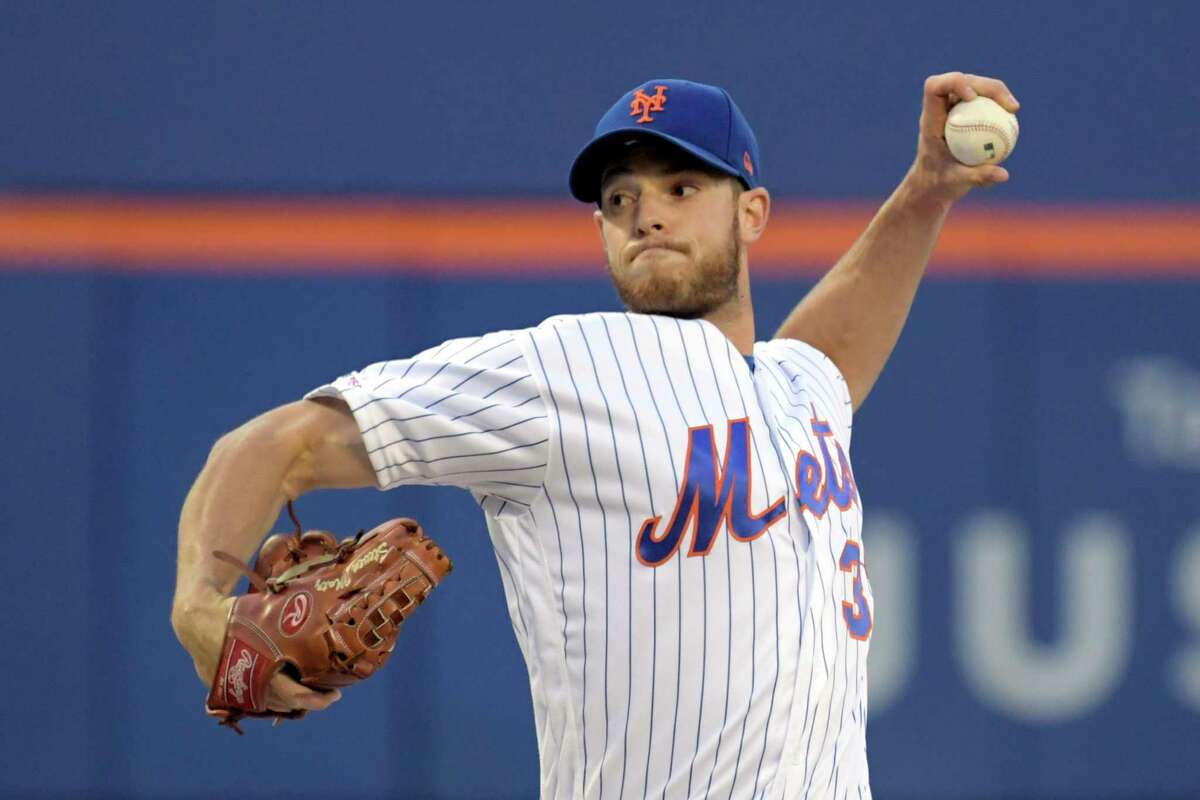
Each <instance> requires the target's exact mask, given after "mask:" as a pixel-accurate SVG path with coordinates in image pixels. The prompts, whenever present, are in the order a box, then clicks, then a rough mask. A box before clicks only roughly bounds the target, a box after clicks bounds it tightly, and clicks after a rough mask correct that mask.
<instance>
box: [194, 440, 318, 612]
mask: <svg viewBox="0 0 1200 800" xmlns="http://www.w3.org/2000/svg"><path fill="white" fill-rule="evenodd" d="M300 449H301V447H300V445H299V444H297V443H296V442H295V441H293V440H290V439H289V438H288V437H286V436H280V435H278V433H277V432H276V431H274V430H272V428H271V426H268V425H264V424H262V423H261V422H260V421H252V422H250V423H248V424H246V425H243V426H242V427H241V428H239V429H237V430H235V431H233V432H232V433H229V434H227V435H226V436H224V437H222V438H221V439H220V440H219V441H218V442H217V443H216V445H214V446H213V449H212V452H211V453H210V454H209V457H208V462H207V463H206V464H205V465H204V469H203V470H202V471H201V472H200V475H199V477H197V478H196V482H195V484H193V486H192V489H191V491H190V492H189V493H188V496H187V500H186V501H185V502H184V504H183V511H182V513H181V514H180V517H179V563H178V567H177V573H176V582H175V603H174V613H175V614H176V615H178V614H180V613H186V612H187V611H188V610H189V608H191V607H193V606H196V605H201V604H208V603H211V602H213V601H214V600H216V599H217V598H218V597H223V596H225V595H228V594H229V593H230V592H231V591H232V590H233V587H234V584H236V583H237V579H238V577H239V576H240V575H241V573H239V572H238V571H237V569H235V568H234V567H231V566H229V565H228V564H226V563H224V562H221V561H218V560H217V559H216V558H214V557H213V555H212V551H213V550H224V551H225V552H227V553H230V554H232V555H234V556H236V557H237V558H240V559H242V560H243V561H247V560H249V559H250V557H251V555H252V554H253V553H254V551H255V550H256V549H257V547H258V544H259V543H260V542H261V541H262V539H263V537H265V536H266V534H267V532H268V531H269V530H270V529H271V527H272V525H274V523H275V520H276V519H277V518H278V516H279V512H280V509H281V508H282V507H283V505H284V503H286V502H287V500H288V498H289V497H292V499H295V498H294V495H293V494H292V493H293V492H295V487H292V486H289V485H288V476H289V473H290V471H291V469H292V466H293V465H294V463H295V462H296V460H297V459H298V458H299V457H300V455H301V452H300Z"/></svg>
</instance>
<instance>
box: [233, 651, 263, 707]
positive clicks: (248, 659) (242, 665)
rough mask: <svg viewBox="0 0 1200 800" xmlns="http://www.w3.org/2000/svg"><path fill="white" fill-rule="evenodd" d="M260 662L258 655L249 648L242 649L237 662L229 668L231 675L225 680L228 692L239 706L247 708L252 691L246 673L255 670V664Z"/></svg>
mask: <svg viewBox="0 0 1200 800" xmlns="http://www.w3.org/2000/svg"><path fill="white" fill-rule="evenodd" d="M257 660H258V655H257V654H256V653H254V652H253V651H251V650H250V649H249V648H247V647H240V650H239V652H238V658H237V661H235V662H233V664H231V665H230V667H229V674H228V676H227V677H226V680H225V688H226V690H227V691H228V692H229V693H230V694H232V695H233V699H234V701H236V702H237V704H238V705H239V706H242V707H245V706H246V695H247V694H248V693H249V691H250V683H249V681H247V680H246V673H248V672H251V671H252V670H253V669H254V662H255V661H257Z"/></svg>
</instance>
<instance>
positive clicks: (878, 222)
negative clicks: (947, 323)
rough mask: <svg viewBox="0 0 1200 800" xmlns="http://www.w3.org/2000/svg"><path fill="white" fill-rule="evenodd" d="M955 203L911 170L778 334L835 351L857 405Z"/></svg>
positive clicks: (896, 332)
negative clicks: (922, 183) (932, 194)
mask: <svg viewBox="0 0 1200 800" xmlns="http://www.w3.org/2000/svg"><path fill="white" fill-rule="evenodd" d="M950 206H951V203H950V202H949V201H946V200H935V199H932V198H931V197H930V196H929V194H928V193H927V192H926V191H925V190H924V187H922V186H920V185H919V181H918V180H917V179H916V178H915V176H914V173H913V172H912V171H910V172H909V174H908V176H906V177H905V179H904V181H903V182H901V184H900V186H899V187H897V188H896V190H895V191H894V192H893V193H892V196H891V197H889V198H888V200H887V202H885V203H884V204H883V206H882V207H881V208H880V209H879V211H878V212H877V213H876V214H875V217H874V218H873V219H872V220H871V223H870V225H868V226H867V229H866V230H865V231H864V232H863V233H862V235H861V236H859V237H858V240H857V241H856V242H855V243H854V245H853V246H852V247H851V248H850V249H849V250H848V251H847V252H846V254H845V255H844V256H842V258H841V259H839V260H838V262H837V264H835V265H834V267H833V268H832V269H831V270H829V272H828V273H826V274H825V276H824V277H823V278H822V279H821V280H820V282H819V283H817V285H816V286H815V287H813V289H812V291H810V292H809V293H808V294H807V295H806V296H805V297H804V299H803V300H802V301H801V302H800V304H799V305H798V306H796V308H795V310H793V311H792V313H791V314H790V315H789V316H788V318H787V320H786V321H785V322H784V323H783V325H782V326H781V327H780V329H779V331H778V332H777V333H776V336H777V337H784V338H789V339H799V340H801V341H804V342H807V343H808V344H811V345H812V346H813V347H816V348H817V349H818V350H820V351H821V352H823V353H825V354H826V355H827V356H829V358H830V359H831V360H832V361H833V363H834V364H836V365H837V366H838V369H839V370H841V372H842V375H843V376H844V377H845V378H846V384H847V386H848V387H849V389H850V398H851V401H852V403H853V405H854V408H855V409H857V408H858V407H859V405H860V404H861V403H862V401H863V399H865V398H866V396H867V394H868V393H869V392H870V391H871V387H872V386H873V385H874V384H875V380H876V378H877V377H878V376H879V373H880V372H881V371H882V369H883V366H884V364H885V363H887V359H888V357H889V356H890V355H891V353H892V349H893V348H894V347H895V346H896V341H897V340H898V339H899V337H900V331H901V330H903V328H904V323H905V321H906V320H907V319H908V312H909V309H911V308H912V302H913V298H914V297H915V296H916V292H917V286H918V285H919V284H920V282H921V277H922V276H923V275H924V274H925V267H926V265H927V264H928V263H929V258H930V256H931V255H932V254H933V249H934V246H935V245H936V244H937V239H938V236H939V234H940V233H941V231H942V224H943V223H944V222H945V220H946V215H947V213H948V212H949V210H950Z"/></svg>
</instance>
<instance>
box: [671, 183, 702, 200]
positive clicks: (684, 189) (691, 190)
mask: <svg viewBox="0 0 1200 800" xmlns="http://www.w3.org/2000/svg"><path fill="white" fill-rule="evenodd" d="M697 191H698V190H697V189H696V187H695V186H693V185H691V184H690V183H680V184H677V185H676V186H675V195H676V196H677V197H690V196H691V195H693V194H695V193H696V192H697Z"/></svg>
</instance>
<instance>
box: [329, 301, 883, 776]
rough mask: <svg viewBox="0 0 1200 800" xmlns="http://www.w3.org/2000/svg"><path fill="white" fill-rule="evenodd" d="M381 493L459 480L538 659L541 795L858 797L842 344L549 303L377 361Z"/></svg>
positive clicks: (858, 547) (855, 576) (854, 598)
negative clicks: (478, 513) (533, 318)
mask: <svg viewBox="0 0 1200 800" xmlns="http://www.w3.org/2000/svg"><path fill="white" fill-rule="evenodd" d="M318 394H321V395H341V396H342V397H343V398H344V399H345V401H346V402H347V403H348V404H349V406H350V408H351V409H352V411H353V413H354V416H355V418H356V419H357V421H358V424H359V427H360V428H361V430H362V433H363V440H364V442H365V444H366V447H367V450H368V452H369V454H370V458H371V462H372V464H373V465H374V467H375V470H376V473H377V475H378V479H379V486H380V488H383V489H387V488H390V487H392V486H396V485H400V484H413V483H422V484H443V485H446V484H448V485H454V486H461V487H463V488H466V489H468V490H470V491H471V492H472V494H473V495H474V496H475V498H476V500H477V502H478V503H479V504H480V506H481V508H482V509H483V511H484V514H485V516H486V519H487V526H488V531H489V533H490V535H491V539H492V543H493V545H494V547H495V551H496V556H497V560H498V563H499V566H500V573H501V578H502V581H503V584H504V590H505V594H506V597H507V603H508V610H509V613H510V615H511V618H512V623H513V630H514V631H515V633H516V638H517V642H518V644H519V646H520V648H521V652H522V654H523V655H524V658H525V661H526V664H527V666H528V668H529V678H530V687H531V690H532V695H533V705H534V717H535V720H536V724H537V739H538V749H539V756H540V763H541V793H542V797H544V798H579V797H587V798H626V797H628V798H640V797H663V798H693V797H697V798H698V797H721V798H756V797H765V798H793V797H813V798H817V797H820V798H825V797H836V798H841V797H851V798H859V797H869V796H870V788H869V783H868V772H867V761H866V743H865V741H866V740H865V724H866V706H867V692H866V657H867V649H868V645H869V638H870V631H871V624H872V616H871V615H872V610H873V600H872V597H871V592H870V585H869V582H868V580H867V575H866V569H865V561H866V558H865V551H864V550H863V545H862V539H861V536H860V531H861V526H862V507H861V503H860V500H859V497H858V491H857V487H856V485H855V483H854V479H853V475H852V472H851V468H850V463H849V459H848V456H849V447H850V433H851V406H850V397H849V393H848V391H847V388H846V384H845V382H844V380H843V378H842V376H841V374H840V373H839V372H838V370H837V369H836V367H834V365H833V363H832V362H831V361H830V360H829V359H828V358H826V357H825V356H824V355H822V354H821V353H820V352H818V351H817V350H815V349H813V348H812V347H809V346H808V345H806V344H803V343H801V342H797V341H793V340H775V341H771V342H759V343H757V344H756V345H755V347H754V358H753V359H745V358H743V357H742V356H741V355H740V354H739V353H738V352H737V351H736V349H735V348H734V347H733V346H732V344H731V343H730V342H729V340H728V339H726V338H725V336H724V335H723V334H722V333H721V332H720V331H719V330H718V329H717V328H716V327H714V326H713V325H711V324H710V323H707V322H704V321H700V320H676V319H672V318H668V317H658V316H648V315H642V314H621V313H604V314H587V315H581V316H560V317H553V318H551V319H549V320H547V321H546V322H544V323H542V324H541V325H540V326H538V327H536V328H530V329H526V330H521V331H503V332H499V333H492V334H488V335H486V336H481V337H473V338H466V339H457V340H452V341H449V342H446V343H445V344H443V345H441V346H439V347H436V348H433V349H431V350H428V351H426V352H424V353H421V354H419V355H417V356H415V357H413V358H411V359H405V360H400V361H389V362H383V363H378V364H373V365H371V366H369V367H366V368H365V369H363V370H360V371H358V372H354V373H351V374H349V375H345V376H343V377H341V378H339V379H338V380H337V381H335V382H334V383H332V384H329V385H327V386H323V387H320V388H318V389H316V390H314V391H313V392H311V393H310V394H309V396H313V395H318Z"/></svg>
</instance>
